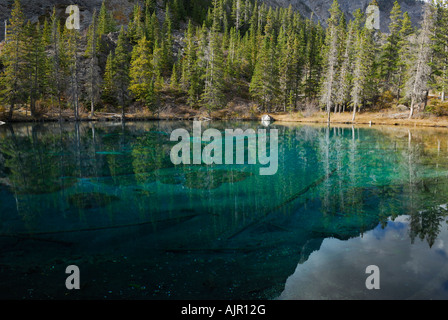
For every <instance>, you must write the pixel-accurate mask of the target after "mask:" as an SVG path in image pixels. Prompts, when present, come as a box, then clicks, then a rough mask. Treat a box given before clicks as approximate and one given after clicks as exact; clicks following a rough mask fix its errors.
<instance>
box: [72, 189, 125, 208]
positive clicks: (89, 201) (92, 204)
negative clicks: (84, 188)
mask: <svg viewBox="0 0 448 320" xmlns="http://www.w3.org/2000/svg"><path fill="white" fill-rule="evenodd" d="M118 200H120V198H118V197H117V196H114V195H109V194H104V193H99V192H93V193H76V194H72V195H70V196H69V198H68V202H69V204H70V206H73V207H76V208H78V209H94V208H102V207H105V206H107V205H109V204H111V203H112V202H114V201H118Z"/></svg>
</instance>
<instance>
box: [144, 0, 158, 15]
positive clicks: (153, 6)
mask: <svg viewBox="0 0 448 320" xmlns="http://www.w3.org/2000/svg"><path fill="white" fill-rule="evenodd" d="M156 10H157V0H146V1H145V12H148V13H149V14H150V15H152V14H153V13H155V12H156Z"/></svg>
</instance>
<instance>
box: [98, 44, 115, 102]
mask: <svg viewBox="0 0 448 320" xmlns="http://www.w3.org/2000/svg"><path fill="white" fill-rule="evenodd" d="M114 60H115V57H114V54H113V52H112V51H111V52H110V53H109V55H108V56H107V61H106V69H105V71H104V76H103V83H102V86H101V100H102V101H103V102H105V103H108V104H112V105H116V103H117V97H116V91H117V88H116V85H115V82H114V78H115V64H114Z"/></svg>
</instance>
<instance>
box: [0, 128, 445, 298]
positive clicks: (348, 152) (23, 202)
mask: <svg viewBox="0 0 448 320" xmlns="http://www.w3.org/2000/svg"><path fill="white" fill-rule="evenodd" d="M203 126H204V130H205V129H206V128H207V127H212V128H216V129H219V130H221V131H222V132H223V131H224V129H227V128H241V129H243V130H245V129H247V128H254V129H257V128H264V127H263V126H262V125H261V124H260V123H257V122H210V123H207V124H204V125H203ZM270 127H271V128H275V129H278V130H279V168H278V172H277V174H275V175H273V176H261V175H259V166H258V165H249V164H245V165H212V166H206V165H189V166H184V165H181V166H174V165H173V164H172V163H171V161H170V155H169V154H170V150H171V148H172V146H173V145H174V144H175V143H173V142H170V141H169V137H170V134H171V131H172V130H174V129H176V128H185V129H187V130H189V131H190V132H191V129H192V123H190V122H137V123H126V124H125V125H122V124H114V123H82V124H73V123H70V124H62V125H61V124H58V123H49V124H17V125H13V126H9V127H5V126H1V127H0V298H2V299H11V298H12V299H402V298H409V299H413V298H418V299H446V298H448V275H447V271H445V270H448V269H447V268H446V267H447V265H448V251H447V250H448V249H447V248H446V246H447V245H448V243H447V241H448V232H447V231H448V228H447V224H446V220H447V215H448V211H447V204H448V197H447V195H448V193H447V192H448V179H447V177H448V131H447V130H446V129H416V128H409V129H408V128H403V127H373V128H369V127H365V128H363V127H351V126H345V127H344V126H341V127H331V128H328V127H326V126H317V125H316V126H313V125H311V126H304V125H298V124H279V123H275V124H273V125H271V126H270ZM73 264H74V265H77V266H78V267H79V269H80V274H81V279H80V280H81V281H80V282H81V289H80V290H67V288H66V287H65V280H66V278H67V277H68V274H66V273H65V268H66V267H67V266H68V265H73ZM368 265H377V266H378V267H379V269H380V272H381V273H380V283H381V287H380V289H379V290H367V289H366V286H365V281H366V279H367V277H368V276H369V274H366V267H367V266H368Z"/></svg>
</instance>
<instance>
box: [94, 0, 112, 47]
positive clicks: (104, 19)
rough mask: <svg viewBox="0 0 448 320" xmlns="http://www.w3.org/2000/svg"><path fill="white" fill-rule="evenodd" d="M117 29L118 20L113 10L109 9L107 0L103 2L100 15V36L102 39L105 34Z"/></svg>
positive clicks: (98, 30) (98, 29)
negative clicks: (116, 20)
mask: <svg viewBox="0 0 448 320" xmlns="http://www.w3.org/2000/svg"><path fill="white" fill-rule="evenodd" d="M115 30H116V22H115V19H114V17H113V15H112V12H111V11H109V10H108V9H107V6H106V0H103V2H102V3H101V8H100V12H99V15H98V27H97V32H98V37H99V39H101V36H102V35H103V34H108V33H110V32H114V31H115Z"/></svg>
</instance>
